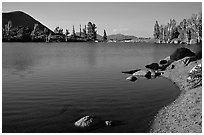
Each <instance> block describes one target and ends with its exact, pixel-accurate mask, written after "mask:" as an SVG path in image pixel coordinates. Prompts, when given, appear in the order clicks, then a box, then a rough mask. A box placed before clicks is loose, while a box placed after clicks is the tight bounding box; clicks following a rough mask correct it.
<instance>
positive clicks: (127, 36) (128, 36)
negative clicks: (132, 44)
mask: <svg viewBox="0 0 204 135" xmlns="http://www.w3.org/2000/svg"><path fill="white" fill-rule="evenodd" d="M110 39H113V40H124V39H138V38H137V37H135V36H130V35H123V34H112V35H108V40H110Z"/></svg>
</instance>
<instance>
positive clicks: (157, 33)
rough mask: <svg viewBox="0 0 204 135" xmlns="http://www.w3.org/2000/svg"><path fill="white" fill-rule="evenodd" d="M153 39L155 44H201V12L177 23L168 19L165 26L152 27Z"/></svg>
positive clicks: (156, 24) (156, 25)
mask: <svg viewBox="0 0 204 135" xmlns="http://www.w3.org/2000/svg"><path fill="white" fill-rule="evenodd" d="M154 39H155V40H156V42H157V43H176V44H178V43H180V44H195V43H200V42H202V12H199V13H198V14H193V15H192V16H191V18H188V19H183V20H182V21H181V22H180V23H177V22H176V20H175V19H170V22H169V23H168V24H167V25H159V23H158V21H156V23H155V25H154Z"/></svg>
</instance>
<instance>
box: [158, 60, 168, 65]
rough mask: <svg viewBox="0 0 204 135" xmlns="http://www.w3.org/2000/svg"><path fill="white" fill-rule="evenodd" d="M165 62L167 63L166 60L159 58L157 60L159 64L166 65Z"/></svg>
mask: <svg viewBox="0 0 204 135" xmlns="http://www.w3.org/2000/svg"><path fill="white" fill-rule="evenodd" d="M167 63H168V61H167V60H160V61H159V64H160V65H166V64H167Z"/></svg>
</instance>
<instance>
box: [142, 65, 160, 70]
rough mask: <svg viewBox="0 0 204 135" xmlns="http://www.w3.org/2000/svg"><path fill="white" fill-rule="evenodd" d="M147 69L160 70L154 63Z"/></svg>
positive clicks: (147, 66)
mask: <svg viewBox="0 0 204 135" xmlns="http://www.w3.org/2000/svg"><path fill="white" fill-rule="evenodd" d="M145 67H146V68H149V69H153V70H158V69H159V64H158V63H152V64H150V65H146V66H145Z"/></svg>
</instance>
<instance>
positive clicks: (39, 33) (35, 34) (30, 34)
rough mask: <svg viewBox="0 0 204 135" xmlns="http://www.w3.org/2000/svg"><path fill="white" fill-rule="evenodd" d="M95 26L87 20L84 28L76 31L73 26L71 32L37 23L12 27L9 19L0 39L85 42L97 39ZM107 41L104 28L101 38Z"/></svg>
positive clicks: (11, 40) (8, 40)
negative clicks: (51, 28)
mask: <svg viewBox="0 0 204 135" xmlns="http://www.w3.org/2000/svg"><path fill="white" fill-rule="evenodd" d="M96 29H97V27H96V25H95V24H94V23H91V22H88V24H87V25H85V26H84V28H83V29H82V28H81V25H80V31H79V32H78V33H77V32H76V31H75V27H74V26H73V28H72V33H70V30H69V29H66V30H65V32H64V31H63V29H62V28H60V27H56V28H55V29H54V32H52V31H50V30H49V29H47V28H44V30H42V29H40V28H39V25H38V24H34V26H33V28H30V27H22V26H17V27H14V26H13V25H12V22H11V21H8V23H7V24H6V25H5V26H4V27H3V28H2V40H3V41H5V42H18V41H19V42H87V41H97V30H96ZM102 41H104V42H105V41H107V35H106V31H105V30H104V35H103V40H102Z"/></svg>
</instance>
